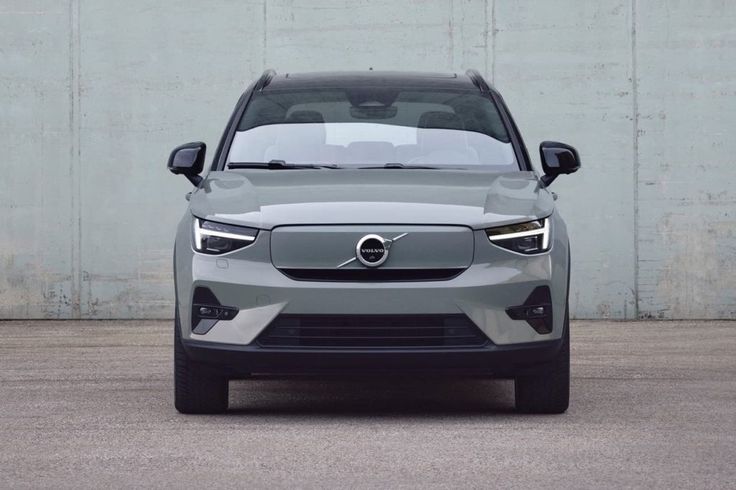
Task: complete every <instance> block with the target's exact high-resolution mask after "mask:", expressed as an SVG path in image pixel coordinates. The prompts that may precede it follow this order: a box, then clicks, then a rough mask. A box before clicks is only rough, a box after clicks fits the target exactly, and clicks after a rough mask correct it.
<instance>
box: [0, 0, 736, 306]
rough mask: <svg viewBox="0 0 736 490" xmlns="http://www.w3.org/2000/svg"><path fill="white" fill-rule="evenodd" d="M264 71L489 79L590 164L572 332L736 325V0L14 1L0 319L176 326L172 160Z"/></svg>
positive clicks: (565, 184)
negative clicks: (660, 323) (583, 326)
mask: <svg viewBox="0 0 736 490" xmlns="http://www.w3.org/2000/svg"><path fill="white" fill-rule="evenodd" d="M265 67H274V68H276V69H277V70H279V71H281V72H286V71H300V70H323V69H367V68H368V67H373V68H375V69H399V70H402V69H413V70H432V71H438V70H455V71H457V70H464V69H466V68H468V67H475V68H478V69H479V70H481V71H482V72H484V73H485V75H486V76H487V77H488V79H489V80H491V81H493V83H495V84H496V86H497V87H498V88H499V89H500V90H501V92H502V93H503V94H504V96H505V98H506V100H507V102H508V103H509V105H510V107H511V110H512V112H513V113H514V115H515V117H516V118H517V122H518V123H519V125H520V127H521V129H522V131H523V133H524V135H525V138H526V141H527V144H528V146H529V149H530V152H531V153H532V154H533V155H534V158H535V160H536V159H537V151H536V146H537V144H538V143H539V141H541V140H544V139H558V140H562V141H566V142H569V143H572V144H574V145H576V146H577V147H578V148H579V150H580V153H581V155H582V158H583V162H584V169H583V170H582V171H581V172H580V173H578V174H577V175H574V176H571V177H567V178H560V179H559V180H558V181H557V182H555V184H554V190H555V191H556V192H557V193H558V194H559V195H560V199H559V201H558V203H559V207H560V210H561V212H562V213H563V214H564V216H565V217H566V219H567V221H568V224H569V228H570V232H571V234H572V235H573V240H574V242H573V258H574V269H573V274H574V275H573V282H572V292H571V305H572V311H573V314H574V315H575V316H577V317H606V318H636V317H655V318H736V266H734V263H736V261H735V260H734V258H735V257H736V245H735V243H736V241H735V240H734V239H735V238H736V236H735V235H736V190H734V189H735V188H736V142H735V141H736V139H735V138H734V136H733V131H734V130H736V2H733V1H730V0H687V1H686V0H646V1H643V0H639V1H636V0H621V1H617V0H586V1H584V2H583V1H579V0H555V1H552V0H523V1H520V0H445V1H436V2H421V1H405V2H397V1H393V0H392V1H372V2H369V1H349V0H318V1H306V0H304V1H296V0H292V1H287V0H280V1H279V0H259V1H256V0H253V1H246V2H236V1H228V0H220V1H212V2H200V1H193V0H187V1H180V2H160V1H155V0H127V1H125V2H112V1H100V0H66V1H62V0H3V1H2V2H1V3H0V147H1V148H2V149H3V154H4V155H3V157H2V166H1V167H0V168H2V178H1V179H0V223H2V226H1V227H0V318H33V317H41V318H79V317H82V318H142V317H170V316H171V314H172V301H173V290H172V281H171V248H172V241H173V236H174V227H175V224H176V222H177V221H178V220H179V218H180V216H181V214H182V213H183V212H184V209H185V205H186V202H185V201H184V194H185V193H186V192H187V191H188V190H189V188H190V186H189V184H188V182H187V181H186V180H185V179H183V178H176V177H174V176H171V175H170V174H168V172H167V171H166V170H165V160H166V158H167V155H168V152H169V150H170V149H171V148H172V147H173V146H175V145H176V144H179V143H183V142H186V141H190V140H204V141H205V142H207V143H208V145H210V146H211V147H214V145H215V144H216V142H217V138H218V136H219V133H220V132H221V131H222V129H223V127H224V124H225V122H226V119H227V117H228V116H229V113H230V110H231V108H232V106H233V105H234V103H235V101H236V100H237V98H238V96H239V95H240V93H241V91H242V90H243V89H244V87H245V86H246V84H247V83H248V82H249V81H250V80H252V79H254V78H255V77H257V76H258V75H259V74H260V73H261V71H262V70H263V69H264V68H265Z"/></svg>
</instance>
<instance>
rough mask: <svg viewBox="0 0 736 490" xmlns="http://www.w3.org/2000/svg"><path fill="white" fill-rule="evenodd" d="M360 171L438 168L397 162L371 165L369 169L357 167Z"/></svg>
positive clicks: (436, 168)
mask: <svg viewBox="0 0 736 490" xmlns="http://www.w3.org/2000/svg"><path fill="white" fill-rule="evenodd" d="M358 168H360V169H368V170H370V169H376V168H398V169H407V170H413V169H419V170H438V168H439V167H427V166H425V165H404V164H403V163H398V162H389V163H386V164H383V165H371V166H370V167H358Z"/></svg>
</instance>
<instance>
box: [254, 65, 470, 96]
mask: <svg viewBox="0 0 736 490" xmlns="http://www.w3.org/2000/svg"><path fill="white" fill-rule="evenodd" d="M265 75H266V74H265V73H264V76H265ZM361 86H379V87H380V86H386V87H392V86H394V87H395V86H399V87H413V88H434V89H445V90H447V89H451V90H472V91H478V90H479V86H478V85H476V82H474V81H473V79H472V78H471V77H470V76H468V75H466V74H459V73H430V72H399V71H374V70H366V71H333V72H312V73H285V74H283V75H281V74H275V73H272V74H271V76H270V77H269V79H268V80H267V81H265V84H264V86H263V88H262V90H263V92H268V91H275V90H299V89H308V88H348V87H361Z"/></svg>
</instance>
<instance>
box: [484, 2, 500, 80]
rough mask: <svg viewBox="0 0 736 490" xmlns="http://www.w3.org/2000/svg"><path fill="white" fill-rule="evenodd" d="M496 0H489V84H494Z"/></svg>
mask: <svg viewBox="0 0 736 490" xmlns="http://www.w3.org/2000/svg"><path fill="white" fill-rule="evenodd" d="M486 1H487V0H486ZM496 34H498V30H497V29H496V0H491V85H493V86H495V85H496Z"/></svg>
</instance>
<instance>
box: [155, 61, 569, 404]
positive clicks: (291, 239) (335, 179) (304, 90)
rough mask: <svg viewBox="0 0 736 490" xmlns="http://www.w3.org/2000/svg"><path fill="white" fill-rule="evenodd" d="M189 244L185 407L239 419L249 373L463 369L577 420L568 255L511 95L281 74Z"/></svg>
mask: <svg viewBox="0 0 736 490" xmlns="http://www.w3.org/2000/svg"><path fill="white" fill-rule="evenodd" d="M205 150H206V147H205V144H204V143H201V142H195V143H189V144H185V145H182V146H179V147H177V148H176V149H174V151H173V152H172V153H171V156H170V158H169V161H168V168H169V170H170V171H171V172H173V173H174V174H182V175H184V176H185V177H186V178H188V179H189V180H190V181H191V183H192V184H193V185H194V187H195V188H194V190H193V191H192V192H191V193H190V194H189V195H188V199H189V206H188V209H187V211H186V213H185V214H184V217H183V219H182V220H181V222H180V223H179V226H178V230H177V233H176V243H175V247H174V280H175V293H176V310H175V327H174V356H175V363H174V364H175V367H174V377H175V390H174V391H175V407H176V409H177V410H179V411H180V412H183V413H217V412H222V411H224V410H226V409H227V406H228V381H229V380H231V379H238V378H244V377H248V376H251V375H320V374H358V373H363V374H365V373H372V374H381V373H385V374H390V373H423V374H424V375H432V374H433V373H443V374H446V373H457V374H473V375H486V376H493V377H500V378H511V379H514V380H515V392H516V395H515V402H516V408H517V410H518V411H520V412H527V413H561V412H564V411H565V410H566V409H567V407H568V398H569V384H570V346H569V342H570V331H569V321H568V315H569V312H568V291H569V283H570V247H569V242H568V236H567V231H566V227H565V223H564V221H563V220H562V218H561V217H560V214H559V213H558V212H557V211H556V210H555V199H556V196H555V195H554V194H553V193H551V192H550V191H549V190H548V187H549V186H550V184H551V183H552V181H553V180H554V179H555V178H556V177H557V176H558V175H560V174H569V173H573V172H575V171H577V170H578V169H579V168H580V158H579V156H578V153H577V151H576V150H575V149H574V148H573V147H571V146H569V145H565V144H563V143H557V142H550V141H545V142H543V143H541V145H540V147H539V151H540V157H541V163H542V167H543V174H539V173H537V172H536V171H535V169H534V168H533V167H532V163H531V161H530V158H529V155H528V153H527V150H526V148H525V146H524V142H523V140H522V138H521V135H520V134H519V130H518V129H517V127H516V124H515V123H514V120H513V119H512V117H511V114H510V113H509V111H508V109H507V107H506V105H505V103H504V101H503V99H502V98H501V96H500V95H499V93H498V92H497V91H496V90H495V89H494V88H493V87H491V86H489V84H488V83H487V82H486V81H485V80H484V79H483V77H482V76H481V75H480V74H479V73H478V72H477V71H473V70H469V71H468V72H466V73H460V74H455V73H450V74H441V73H437V74H435V73H397V72H378V71H367V72H335V73H303V74H301V73H296V74H295V73H288V74H284V75H278V74H276V73H275V72H274V71H272V70H268V71H266V72H265V73H264V74H263V75H262V76H261V77H260V78H259V79H258V80H257V81H255V82H254V83H253V84H252V85H251V86H250V87H248V88H247V90H246V91H245V92H244V93H243V95H242V97H241V98H240V100H239V101H238V103H237V105H236V106H235V110H234V112H233V113H232V116H231V117H230V120H229V122H228V123H227V127H226V128H225V131H224V134H223V135H222V138H221V139H220V141H219V144H218V146H217V148H216V149H215V151H214V156H213V159H212V163H211V166H210V167H209V170H208V171H207V172H206V175H205V176H201V175H200V174H201V173H202V172H203V167H204V162H205Z"/></svg>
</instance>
